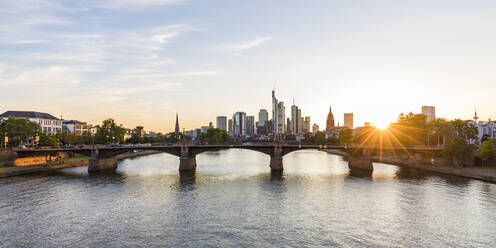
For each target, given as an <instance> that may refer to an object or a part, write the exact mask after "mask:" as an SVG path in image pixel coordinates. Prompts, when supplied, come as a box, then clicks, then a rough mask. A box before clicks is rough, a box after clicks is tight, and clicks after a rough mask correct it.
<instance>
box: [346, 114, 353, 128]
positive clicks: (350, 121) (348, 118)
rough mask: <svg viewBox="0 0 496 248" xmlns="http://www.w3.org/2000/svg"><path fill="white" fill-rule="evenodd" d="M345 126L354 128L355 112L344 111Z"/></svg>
mask: <svg viewBox="0 0 496 248" xmlns="http://www.w3.org/2000/svg"><path fill="white" fill-rule="evenodd" d="M344 126H345V127H347V128H349V129H353V113H344Z"/></svg>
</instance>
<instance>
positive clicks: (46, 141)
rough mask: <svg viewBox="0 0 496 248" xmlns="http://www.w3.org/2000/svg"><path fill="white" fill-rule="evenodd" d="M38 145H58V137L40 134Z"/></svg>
mask: <svg viewBox="0 0 496 248" xmlns="http://www.w3.org/2000/svg"><path fill="white" fill-rule="evenodd" d="M38 145H39V146H59V145H60V141H59V139H58V138H57V137H56V136H55V135H52V134H44V135H41V136H40V141H39V142H38Z"/></svg>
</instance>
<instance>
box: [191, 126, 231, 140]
mask: <svg viewBox="0 0 496 248" xmlns="http://www.w3.org/2000/svg"><path fill="white" fill-rule="evenodd" d="M199 141H200V142H208V143H209V144H222V143H228V142H230V141H231V136H229V134H228V133H227V132H226V131H224V130H222V129H219V128H209V129H207V132H206V133H202V134H200V138H199Z"/></svg>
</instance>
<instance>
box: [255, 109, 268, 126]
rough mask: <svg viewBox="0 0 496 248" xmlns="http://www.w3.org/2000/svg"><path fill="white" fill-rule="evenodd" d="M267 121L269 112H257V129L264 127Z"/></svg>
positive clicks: (262, 110)
mask: <svg viewBox="0 0 496 248" xmlns="http://www.w3.org/2000/svg"><path fill="white" fill-rule="evenodd" d="M267 121H269V112H267V110H266V109H260V112H258V125H257V126H259V127H262V126H265V122H267Z"/></svg>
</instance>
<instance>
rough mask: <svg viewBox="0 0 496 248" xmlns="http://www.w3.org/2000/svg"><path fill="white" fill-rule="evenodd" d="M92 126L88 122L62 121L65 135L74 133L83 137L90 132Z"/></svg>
mask: <svg viewBox="0 0 496 248" xmlns="http://www.w3.org/2000/svg"><path fill="white" fill-rule="evenodd" d="M90 129H91V126H90V125H88V124H87V123H86V122H82V121H76V120H70V121H62V131H63V132H64V133H73V134H76V135H82V134H84V133H88V132H90Z"/></svg>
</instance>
